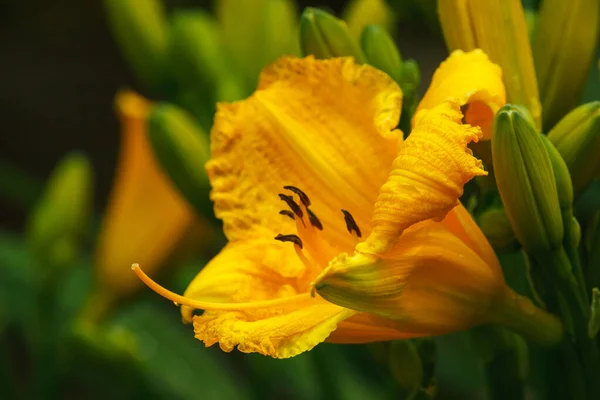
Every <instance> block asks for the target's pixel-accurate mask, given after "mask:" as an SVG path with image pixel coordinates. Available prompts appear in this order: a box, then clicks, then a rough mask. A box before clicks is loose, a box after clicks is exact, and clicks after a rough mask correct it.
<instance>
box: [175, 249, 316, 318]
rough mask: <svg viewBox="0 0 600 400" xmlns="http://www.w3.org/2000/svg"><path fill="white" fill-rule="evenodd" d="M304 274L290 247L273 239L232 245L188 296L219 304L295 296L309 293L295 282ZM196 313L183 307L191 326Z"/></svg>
mask: <svg viewBox="0 0 600 400" xmlns="http://www.w3.org/2000/svg"><path fill="white" fill-rule="evenodd" d="M303 271H304V266H303V265H302V263H301V261H300V260H299V259H298V256H297V255H296V253H295V252H294V250H293V246H292V245H291V244H290V243H282V242H279V241H276V240H274V239H273V238H272V237H269V238H255V239H252V240H245V241H237V242H230V243H228V244H227V245H226V246H225V247H224V248H223V249H222V250H221V252H220V253H219V254H218V255H217V256H216V257H214V258H213V259H212V260H211V261H210V262H209V263H208V264H207V265H206V266H205V267H204V268H203V269H202V270H201V271H200V273H199V274H198V275H197V276H196V277H195V278H194V280H193V281H192V282H191V283H190V285H189V286H188V288H187V289H186V291H185V293H184V296H185V297H188V298H191V299H196V300H203V301H209V302H218V303H228V302H231V303H241V302H250V301H260V300H269V299H274V298H281V297H286V296H293V295H296V294H298V293H302V292H306V291H307V290H308V289H307V287H301V286H299V283H300V281H299V280H298V279H295V278H294V277H296V276H300V275H301V273H302V272H303ZM193 311H194V310H193V309H191V308H189V307H186V306H182V307H181V313H182V316H183V319H184V320H186V321H188V322H190V321H191V320H192V314H193Z"/></svg>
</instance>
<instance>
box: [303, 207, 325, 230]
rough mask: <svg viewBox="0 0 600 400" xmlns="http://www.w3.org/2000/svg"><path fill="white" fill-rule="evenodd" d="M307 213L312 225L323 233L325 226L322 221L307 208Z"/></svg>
mask: <svg viewBox="0 0 600 400" xmlns="http://www.w3.org/2000/svg"><path fill="white" fill-rule="evenodd" d="M306 211H307V213H308V220H309V221H310V224H311V225H312V226H314V227H315V228H317V229H318V230H320V231H322V230H323V224H322V223H321V221H319V218H317V216H316V215H315V213H313V212H312V211H311V209H310V208H308V207H306Z"/></svg>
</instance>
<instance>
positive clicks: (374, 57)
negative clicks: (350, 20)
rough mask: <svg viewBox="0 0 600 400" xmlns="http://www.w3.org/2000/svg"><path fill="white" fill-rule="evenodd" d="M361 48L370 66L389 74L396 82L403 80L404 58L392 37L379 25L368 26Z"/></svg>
mask: <svg viewBox="0 0 600 400" xmlns="http://www.w3.org/2000/svg"><path fill="white" fill-rule="evenodd" d="M361 47H362V49H363V51H364V52H365V55H366V57H367V61H368V63H369V64H371V65H372V66H374V67H375V68H378V69H380V70H382V71H383V72H385V73H386V74H388V75H389V76H390V77H391V78H392V79H393V80H395V81H396V82H400V81H401V79H402V73H403V68H402V57H401V56H400V52H399V51H398V48H397V47H396V44H395V43H394V40H393V39H392V37H391V36H390V35H389V34H388V33H387V32H386V30H385V29H383V28H382V27H381V26H379V25H367V26H366V27H365V29H364V30H363V33H362V37H361Z"/></svg>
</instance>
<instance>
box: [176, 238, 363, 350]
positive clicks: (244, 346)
mask: <svg viewBox="0 0 600 400" xmlns="http://www.w3.org/2000/svg"><path fill="white" fill-rule="evenodd" d="M279 245H281V246H279ZM290 249H291V246H290V244H289V243H287V244H284V243H280V242H277V241H275V240H273V239H271V240H270V241H267V240H266V239H256V240H252V241H247V242H241V241H240V242H236V243H229V244H228V245H227V246H226V247H225V248H224V249H223V250H221V253H219V255H217V256H216V257H215V258H214V259H213V260H211V262H210V263H209V264H208V265H207V266H206V267H205V268H204V269H203V270H202V271H201V272H200V273H199V274H198V276H197V277H196V278H195V279H194V281H193V282H192V283H191V284H190V286H189V287H188V289H187V290H186V292H185V297H187V298H191V299H195V300H201V301H206V302H218V303H242V302H244V303H251V302H258V301H262V300H271V299H277V298H286V297H291V296H294V295H296V294H298V293H302V292H306V291H307V289H308V288H307V287H300V286H299V281H298V280H297V279H293V278H289V277H285V276H282V275H281V271H282V270H284V271H285V268H288V269H289V268H292V267H291V266H293V265H297V264H298V263H299V260H298V258H297V256H296V254H295V253H294V251H293V250H292V251H291V252H288V251H286V250H290ZM291 255H293V257H291ZM233 308H235V307H233ZM181 311H182V315H183V317H184V319H185V320H187V321H191V320H193V322H194V331H195V336H196V338H197V339H199V340H202V341H203V342H204V343H205V344H206V346H211V345H213V344H215V343H217V342H218V343H219V345H220V347H221V348H222V349H223V350H224V351H231V350H233V348H234V347H235V346H238V350H240V351H242V352H245V353H251V352H258V353H261V354H264V355H269V356H272V357H275V358H286V357H292V356H294V355H296V354H299V353H301V352H303V351H307V350H310V349H311V348H313V347H314V346H315V345H317V344H318V343H320V342H323V341H324V340H325V339H326V338H327V336H329V334H330V333H331V332H332V331H333V330H335V329H336V326H337V323H338V322H339V321H342V320H344V319H345V318H347V317H349V316H351V315H353V314H354V311H351V310H346V309H344V308H342V307H339V306H336V305H333V304H331V303H328V302H326V301H324V300H323V299H313V298H310V297H307V298H306V299H304V300H300V301H296V302H290V304H287V305H283V306H281V305H280V306H277V307H270V308H269V307H265V308H257V309H252V310H245V311H205V312H204V314H203V315H202V316H193V310H192V309H191V308H189V307H186V306H183V307H182V308H181Z"/></svg>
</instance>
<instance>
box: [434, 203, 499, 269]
mask: <svg viewBox="0 0 600 400" xmlns="http://www.w3.org/2000/svg"><path fill="white" fill-rule="evenodd" d="M442 224H444V226H445V227H446V228H447V229H448V230H449V231H450V232H452V233H453V234H454V235H456V236H457V237H458V238H460V239H461V240H462V241H463V242H464V243H465V244H466V245H467V246H469V247H470V248H471V249H472V250H473V251H474V252H475V253H477V254H478V255H479V257H481V259H482V260H483V261H485V262H486V263H487V264H488V265H489V266H490V268H493V269H494V270H495V271H496V273H497V274H499V275H502V270H501V268H500V262H499V261H498V257H496V253H495V252H494V249H493V248H492V246H491V245H490V242H488V240H487V238H486V237H485V235H484V234H483V232H482V231H481V229H480V228H479V225H477V223H476V222H475V220H474V219H473V217H471V214H469V212H468V211H467V210H466V209H465V207H464V206H463V205H462V204H461V203H459V204H458V205H457V206H456V207H454V208H453V209H452V211H450V212H449V213H448V215H446V218H444V220H443V221H442Z"/></svg>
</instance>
